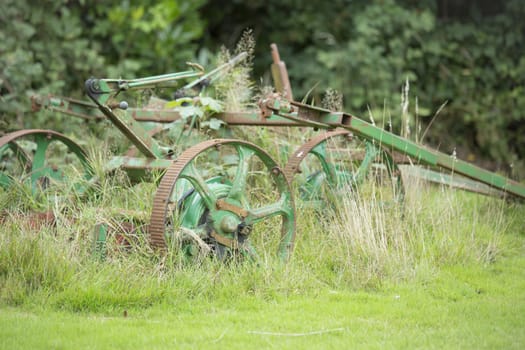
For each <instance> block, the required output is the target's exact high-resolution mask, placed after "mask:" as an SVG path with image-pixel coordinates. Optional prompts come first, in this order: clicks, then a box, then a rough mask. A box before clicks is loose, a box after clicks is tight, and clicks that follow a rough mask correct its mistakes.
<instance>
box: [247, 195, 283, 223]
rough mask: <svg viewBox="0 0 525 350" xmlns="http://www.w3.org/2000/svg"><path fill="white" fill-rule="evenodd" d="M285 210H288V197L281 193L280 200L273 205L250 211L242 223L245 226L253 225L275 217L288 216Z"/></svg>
mask: <svg viewBox="0 0 525 350" xmlns="http://www.w3.org/2000/svg"><path fill="white" fill-rule="evenodd" d="M287 208H289V196H288V195H287V194H286V193H283V194H282V195H281V198H280V199H279V200H278V201H277V202H275V203H272V204H269V205H266V206H264V207H260V208H256V209H250V210H249V211H248V216H246V218H245V219H244V222H245V223H246V224H247V225H253V224H256V223H258V222H260V221H263V220H266V219H269V218H271V217H273V216H276V215H289V213H288V210H287Z"/></svg>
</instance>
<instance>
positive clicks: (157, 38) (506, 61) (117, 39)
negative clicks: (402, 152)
mask: <svg viewBox="0 0 525 350" xmlns="http://www.w3.org/2000/svg"><path fill="white" fill-rule="evenodd" d="M524 15H525V8H524V7H523V6H522V1H520V0H506V1H502V2H498V3H497V4H496V3H494V2H492V1H472V0H468V1H467V0H465V1H461V2H456V1H454V2H451V1H447V0H426V1H417V2H416V1H412V0H376V1H372V2H370V1H364V0H358V1H346V0H334V1H331V2H330V4H329V5H327V3H326V2H322V1H297V0H279V1H276V0H265V1H262V0H252V1H242V0H238V1H231V2H226V3H225V2H219V1H212V0H208V1H206V0H199V1H189V0H178V1H168V0H163V1H151V0H143V1H137V2H130V1H123V0H112V1H105V2H95V3H93V2H88V1H84V0H75V1H66V0H61V1H51V0H46V1H39V2H34V1H27V0H23V1H12V0H7V1H2V3H1V4H0V28H1V29H0V53H1V55H0V98H1V103H0V113H1V121H0V130H14V129H20V128H24V127H42V126H43V125H45V126H46V127H55V128H56V129H58V130H59V131H68V130H65V129H67V128H68V127H69V125H76V124H71V123H69V125H68V126H67V127H66V126H64V125H62V122H63V121H64V120H65V119H64V118H65V117H63V116H57V115H53V116H51V117H49V116H47V115H43V114H41V115H38V116H35V115H33V114H28V111H29V109H30V104H29V100H28V96H29V95H30V94H32V93H33V92H39V93H54V94H63V95H69V96H71V95H72V96H77V97H78V96H81V95H82V86H83V84H82V82H83V81H84V80H85V79H86V78H87V77H89V76H97V77H116V76H123V77H135V76H138V75H153V74H161V73H165V72H168V71H174V70H181V69H182V68H183V67H184V66H183V64H184V61H186V60H188V59H194V60H197V61H198V62H200V63H203V64H206V63H209V57H210V55H209V52H211V51H217V50H218V47H219V46H220V45H222V44H224V45H226V46H228V47H233V44H234V43H235V42H236V41H237V40H238V39H239V37H240V36H241V34H242V32H243V30H244V29H245V28H248V27H250V28H253V30H254V34H255V39H256V41H257V43H258V46H257V48H256V55H255V78H256V79H259V77H260V76H265V77H266V79H267V78H268V69H267V68H268V65H269V63H270V58H269V55H268V45H269V43H271V42H276V43H278V44H279V45H280V50H281V56H282V58H283V59H284V60H286V61H287V65H288V67H289V70H290V75H291V78H292V84H293V87H294V92H295V97H296V99H299V100H300V99H302V98H303V96H305V95H306V94H307V92H308V91H309V90H311V89H312V88H314V90H313V92H312V93H310V95H309V97H310V98H312V97H313V98H315V101H316V103H320V101H321V97H322V94H323V91H324V90H325V89H327V88H329V87H330V88H334V89H337V90H339V91H340V92H342V93H343V95H344V97H345V99H344V104H345V109H346V110H348V111H350V112H353V113H357V114H359V115H362V116H366V117H368V113H369V111H370V112H371V113H372V115H373V117H374V119H375V120H376V122H380V121H381V120H384V121H385V124H389V123H390V119H392V124H393V128H394V131H395V132H400V125H401V119H402V116H404V117H408V118H409V120H411V125H412V127H411V136H410V137H412V138H414V139H418V140H421V139H422V137H423V136H425V137H424V139H423V141H424V142H428V143H430V144H432V145H433V146H435V147H439V148H440V149H441V150H443V151H446V152H452V151H453V150H457V153H458V155H459V156H460V157H461V158H465V159H468V160H474V161H480V157H481V158H483V159H485V160H490V162H489V163H485V164H483V163H482V164H483V165H485V166H487V167H490V168H493V169H499V170H503V171H509V166H510V165H511V164H512V165H513V169H514V173H513V174H511V175H512V176H514V177H517V178H523V177H524V174H525V161H524V159H525V143H524V142H525V141H524V139H523V137H520V135H523V133H524V132H525V116H524V115H523V112H522V111H523V110H524V107H525V97H524V96H525V94H524V85H525V59H524V58H523V47H524V44H525V22H524V21H523V20H522V19H523V17H524ZM407 82H408V84H407ZM403 86H409V92H408V97H409V99H408V100H407V101H405V107H406V108H405V112H404V113H402V112H401V110H400V108H399V105H400V103H401V98H400V96H401V90H402V87H403ZM406 102H409V104H408V105H406ZM443 104H445V107H444V108H443V109H442V110H441V111H440V112H439V113H438V114H437V116H436V112H437V111H438V110H439V109H440V106H442V105H443ZM49 118H51V119H49ZM429 125H430V128H429V131H428V132H425V129H426V128H427V127H428V126H429Z"/></svg>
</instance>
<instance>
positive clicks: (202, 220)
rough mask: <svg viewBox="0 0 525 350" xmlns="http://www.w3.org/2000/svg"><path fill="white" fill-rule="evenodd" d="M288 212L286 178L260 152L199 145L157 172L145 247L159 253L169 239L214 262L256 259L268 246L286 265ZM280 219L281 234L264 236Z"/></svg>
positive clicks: (235, 144)
mask: <svg viewBox="0 0 525 350" xmlns="http://www.w3.org/2000/svg"><path fill="white" fill-rule="evenodd" d="M294 210H295V209H294V203H293V198H292V193H291V190H290V185H289V183H288V179H287V178H286V177H285V175H284V174H283V173H282V172H281V170H280V169H279V167H278V166H277V163H276V162H275V161H274V160H273V159H272V158H271V157H270V156H269V155H268V154H267V153H266V152H265V151H264V150H262V149H261V148H259V147H257V146H256V145H254V144H252V143H249V142H244V141H239V140H230V139H216V140H210V141H205V142H201V143H199V144H197V145H195V146H193V147H191V148H189V149H187V150H186V151H184V152H183V153H182V154H181V155H180V156H179V157H177V159H176V160H175V161H174V163H173V164H172V165H171V166H170V167H169V168H168V169H167V171H166V173H165V174H164V176H163V178H162V180H161V182H160V184H159V187H158V190H157V193H156V195H155V198H154V201H153V209H152V214H151V222H150V230H149V232H150V238H151V244H152V245H153V246H155V247H157V248H161V249H164V248H166V247H167V246H171V245H172V244H171V242H174V240H175V241H176V242H178V243H180V245H181V248H182V249H183V251H184V252H185V253H186V255H187V256H190V257H191V256H195V255H197V254H200V253H202V252H203V251H204V252H207V251H211V252H212V253H214V254H215V255H216V256H217V257H218V258H219V259H229V258H231V257H245V258H248V259H257V257H258V256H260V255H261V253H263V252H264V253H267V251H266V250H267V249H274V250H277V254H278V256H279V257H280V258H281V259H283V260H286V259H287V258H288V257H289V255H290V253H291V251H292V249H293V242H294V238H295V211H294ZM279 217H280V218H281V221H280V223H277V225H278V226H280V231H281V234H280V237H277V235H269V233H270V232H268V231H271V229H272V225H271V224H270V222H271V223H273V222H274V219H275V218H277V219H278V218H279ZM259 226H260V227H261V228H259ZM274 226H275V225H274ZM273 228H275V227H273ZM254 235H255V237H254ZM266 241H273V243H274V245H273V246H272V245H271V244H269V243H268V244H266V243H265V242H266ZM269 246H272V248H268V247H269Z"/></svg>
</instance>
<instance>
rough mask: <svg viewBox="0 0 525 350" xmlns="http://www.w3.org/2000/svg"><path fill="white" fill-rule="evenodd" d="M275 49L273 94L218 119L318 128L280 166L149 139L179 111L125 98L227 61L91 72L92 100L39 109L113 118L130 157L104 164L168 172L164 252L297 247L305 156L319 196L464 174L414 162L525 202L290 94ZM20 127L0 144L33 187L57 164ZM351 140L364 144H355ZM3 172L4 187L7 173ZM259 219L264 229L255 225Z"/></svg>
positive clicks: (501, 181) (162, 187)
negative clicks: (375, 180) (145, 73)
mask: <svg viewBox="0 0 525 350" xmlns="http://www.w3.org/2000/svg"><path fill="white" fill-rule="evenodd" d="M272 50H273V54H272V56H273V59H274V65H273V67H272V71H273V73H274V81H275V83H276V87H277V92H275V93H270V94H268V95H266V96H263V97H262V98H261V99H260V101H259V103H258V106H257V108H256V109H255V110H252V111H248V112H221V113H217V114H216V115H215V116H214V117H215V118H217V119H219V120H221V121H222V122H223V123H224V124H225V125H226V126H227V127H226V128H227V129H229V128H232V127H235V126H272V127H282V126H287V127H300V128H302V129H301V130H305V129H312V128H313V129H315V130H322V131H321V132H319V133H318V134H317V135H316V136H314V137H312V138H311V139H310V140H309V141H307V142H306V143H305V144H303V145H302V146H300V147H299V148H298V149H297V150H296V151H295V152H294V153H293V154H291V155H290V156H289V157H288V161H287V164H286V165H284V166H283V167H281V166H280V165H279V164H278V163H277V162H276V161H275V160H274V159H273V158H272V157H271V156H270V155H269V154H268V152H266V151H265V150H263V149H262V148H261V147H259V146H257V145H255V144H254V143H251V142H247V141H243V140H239V139H233V138H222V139H211V140H206V141H203V142H200V143H197V144H195V145H193V146H191V147H188V148H186V149H185V150H183V151H181V152H179V151H177V150H174V148H172V147H166V146H162V145H160V144H159V143H158V142H157V141H156V140H155V139H154V138H153V137H152V134H154V132H155V130H158V124H155V125H153V126H152V125H150V124H144V123H143V122H155V123H172V122H174V121H177V120H180V119H181V115H180V113H179V112H177V111H176V110H173V109H168V108H165V107H164V108H160V109H151V108H138V109H133V108H129V106H128V103H127V102H126V101H125V100H124V99H123V98H122V96H123V93H125V92H126V91H128V90H133V89H143V88H151V87H154V86H158V85H159V84H165V83H167V82H173V81H175V80H178V79H181V78H185V79H186V78H192V77H197V79H196V80H194V81H193V82H192V83H189V84H187V85H186V86H184V88H183V90H185V89H192V88H195V87H198V86H204V85H206V84H208V83H209V82H208V81H207V79H210V77H211V76H212V75H213V74H215V73H217V72H219V71H223V70H224V67H222V68H221V67H219V68H220V69H219V68H218V69H217V70H214V71H212V72H210V73H208V74H204V75H203V73H202V72H196V71H188V72H182V73H174V74H167V75H161V76H154V77H147V78H142V79H135V80H123V79H89V80H87V81H86V83H85V89H86V94H87V95H88V97H89V98H90V99H91V101H92V102H89V103H86V102H80V101H76V100H71V99H63V98H54V97H51V98H40V99H36V100H35V101H34V102H35V104H36V105H37V106H39V107H41V106H45V107H47V108H50V109H55V110H59V111H62V112H65V113H68V114H72V115H77V116H81V117H85V118H105V119H107V120H109V121H110V122H111V123H112V124H113V125H114V126H115V127H116V128H117V129H118V130H119V131H120V132H121V134H122V135H123V136H125V137H126V138H127V139H128V140H129V141H130V142H131V143H132V144H133V146H134V147H135V149H134V150H130V152H128V154H127V155H125V156H117V157H113V158H112V159H111V161H110V162H109V164H108V167H107V168H108V169H116V168H120V169H123V170H125V171H127V172H128V173H129V174H131V175H132V176H133V177H135V178H136V179H140V178H141V177H143V175H144V174H145V173H146V172H148V171H157V172H159V173H161V174H163V176H162V178H161V180H160V182H159V185H158V189H157V191H156V193H155V195H154V198H153V206H152V210H151V215H150V220H149V223H148V225H147V229H145V230H146V231H147V233H148V235H149V241H150V243H151V245H152V246H153V247H155V248H158V249H161V250H162V249H166V248H167V247H170V246H172V245H173V242H176V243H177V245H178V246H179V247H181V248H182V250H183V251H184V252H185V254H186V255H188V256H195V255H197V254H200V252H202V251H212V252H214V254H215V255H216V256H218V257H219V258H225V257H228V256H231V255H238V254H240V255H243V256H248V257H255V256H257V255H258V247H259V246H261V245H255V244H253V242H254V241H257V237H255V239H254V234H259V235H261V236H262V240H263V241H264V240H272V241H273V247H274V249H275V250H277V252H278V255H279V256H280V257H281V258H283V259H286V258H287V257H288V256H289V254H290V252H291V251H292V249H293V242H294V238H295V218H296V216H295V207H294V195H293V191H292V189H291V185H290V184H291V181H292V180H293V178H294V177H295V176H296V174H297V173H299V172H300V171H301V166H302V164H303V163H304V162H305V159H307V156H308V155H312V156H313V157H314V159H315V160H316V162H317V163H318V170H317V171H313V172H311V173H309V174H307V176H306V177H305V180H304V183H303V184H302V192H301V193H302V194H305V196H306V198H310V199H311V198H315V199H319V198H320V197H317V194H318V192H319V188H320V187H321V186H323V184H325V185H326V184H327V185H328V186H330V187H332V188H333V187H335V188H342V186H345V185H350V186H353V187H355V186H359V185H360V184H361V183H362V182H363V181H364V179H365V178H366V177H367V176H368V174H370V173H371V172H373V171H375V170H374V169H379V170H378V171H379V172H380V173H381V174H382V176H381V178H382V179H386V180H387V181H388V182H389V186H388V187H389V190H390V191H391V195H390V199H392V200H394V202H395V201H397V200H400V198H401V197H402V194H403V186H402V177H401V174H400V166H399V165H400V164H401V163H408V162H411V163H413V164H421V165H426V166H429V167H431V168H434V169H439V168H441V169H445V170H446V171H448V172H451V173H453V174H459V175H461V176H462V177H461V178H459V179H458V178H457V177H456V176H454V177H452V176H451V175H441V174H439V173H437V172H435V171H432V170H429V169H423V168H417V169H418V170H417V174H418V176H420V177H423V178H426V179H429V180H431V181H436V182H442V183H446V184H450V185H455V186H457V187H461V188H464V189H467V190H471V191H476V192H482V193H485V194H490V195H498V196H509V197H515V198H519V199H522V200H523V199H525V186H524V185H522V184H519V183H517V182H515V181H512V180H510V179H507V178H506V177H504V176H501V175H498V174H496V173H493V172H489V171H486V170H484V169H481V168H479V167H476V166H474V165H472V164H469V163H467V162H464V161H461V160H459V159H457V158H455V157H452V156H450V155H447V154H444V153H440V152H437V151H433V150H430V149H428V148H426V147H424V146H421V145H419V144H416V143H414V142H412V141H410V140H407V139H404V138H402V137H399V136H397V135H395V134H393V133H391V132H388V131H386V130H383V129H381V128H379V127H376V126H374V125H372V124H370V123H367V122H365V121H363V120H362V119H360V118H358V117H356V116H353V115H351V114H348V113H345V112H334V111H330V110H328V109H323V108H319V107H315V106H310V105H306V104H304V103H300V102H297V101H294V100H293V97H292V91H291V86H290V83H289V80H288V77H287V73H286V68H285V66H284V63H283V62H281V60H280V58H279V55H278V52H277V49H276V47H275V46H272ZM243 57H244V55H243V54H241V55H240V56H237V57H235V58H234V59H233V60H232V61H230V62H229V63H228V64H227V66H231V65H233V64H235V63H236V62H238V61H239V60H242V59H243ZM211 73H213V74H211ZM184 101H185V103H189V104H190V105H191V104H193V103H199V99H198V98H197V99H185V100H184ZM168 125H169V124H168ZM181 125H182V127H189V128H191V127H192V125H193V124H192V122H191V121H190V122H189V125H188V121H186V123H182V124H181ZM169 127H171V125H169V126H168V128H169ZM26 133H28V134H31V133H34V134H35V137H37V141H38V140H40V139H42V138H43V139H52V140H53V139H55V138H56V139H57V140H60V141H61V142H63V143H64V144H66V146H68V147H69V150H70V151H71V152H72V153H73V154H75V155H76V156H77V157H78V158H80V159H81V163H82V164H87V162H86V158H85V153H84V152H82V151H80V150H78V149H77V148H78V147H77V146H76V145H74V144H71V142H70V140H69V139H67V138H65V137H64V136H62V135H60V136H59V134H57V133H54V132H50V131H27V132H26ZM22 134H24V132H18V134H17V133H13V134H8V135H6V136H4V137H2V139H0V147H1V148H0V151H2V150H3V151H4V152H6V150H7V149H9V152H10V154H11V155H12V156H13V157H15V158H17V159H19V160H20V163H21V164H22V168H24V169H25V170H26V173H27V174H29V175H28V176H29V177H30V179H31V182H32V184H33V186H36V184H37V183H38V182H39V181H40V182H42V179H46V178H47V174H51V173H52V172H53V171H54V169H51V170H49V169H46V170H45V171H40V170H39V169H40V168H39V164H40V163H41V161H40V160H37V159H38V158H37V157H36V155H37V154H41V153H45V147H46V143H45V141H40V142H42V144H43V146H41V147H42V148H44V150H43V151H42V150H39V148H38V146H37V149H36V152H35V156H34V157H33V161H32V162H31V160H30V158H31V157H30V156H29V155H28V154H27V152H25V151H24V150H23V149H22V147H19V146H18V145H17V143H16V142H14V141H16V140H17V139H18V136H19V135H22ZM38 135H42V136H38ZM49 135H50V136H49ZM332 141H334V142H332ZM37 145H38V142H37ZM355 145H359V146H358V147H356V148H355V149H352V146H355ZM341 151H343V152H342V154H343V156H344V157H347V158H349V159H350V160H351V162H350V163H351V164H352V166H351V167H341V166H340V165H339V164H336V163H334V162H332V161H331V159H330V155H329V153H330V152H340V153H341ZM1 154H2V153H0V155H1ZM139 154H140V155H141V156H140V157H139V156H138V155H139ZM86 169H87V170H86V173H87V175H86V176H89V166H86ZM44 175H45V176H44ZM4 178H5V179H4V180H3V181H4V183H6V184H7V183H8V179H10V178H8V177H4ZM265 186H266V187H265ZM348 195H349V194H348ZM275 219H280V224H279V225H280V227H281V232H280V235H275V237H273V238H272V237H270V236H269V235H267V234H266V232H264V231H265V230H264V223H265V222H267V221H270V220H275ZM259 223H261V224H260V226H263V227H262V228H261V229H259V230H257V229H256V227H257V226H258V224H259ZM98 233H99V239H100V240H101V241H103V240H104V238H105V228H104V227H99V232H98ZM260 240H261V239H259V243H260ZM262 246H266V244H262Z"/></svg>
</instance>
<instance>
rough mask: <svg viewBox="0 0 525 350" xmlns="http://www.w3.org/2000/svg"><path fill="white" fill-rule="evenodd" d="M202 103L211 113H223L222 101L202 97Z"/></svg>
mask: <svg viewBox="0 0 525 350" xmlns="http://www.w3.org/2000/svg"><path fill="white" fill-rule="evenodd" d="M200 103H201V104H202V105H203V106H204V107H206V108H205V109H206V110H207V111H210V112H215V113H219V112H222V111H223V105H222V103H221V102H220V101H218V100H216V99H214V98H211V97H201V98H200Z"/></svg>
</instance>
